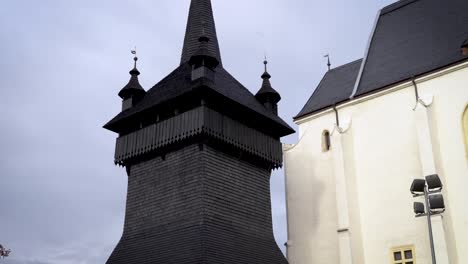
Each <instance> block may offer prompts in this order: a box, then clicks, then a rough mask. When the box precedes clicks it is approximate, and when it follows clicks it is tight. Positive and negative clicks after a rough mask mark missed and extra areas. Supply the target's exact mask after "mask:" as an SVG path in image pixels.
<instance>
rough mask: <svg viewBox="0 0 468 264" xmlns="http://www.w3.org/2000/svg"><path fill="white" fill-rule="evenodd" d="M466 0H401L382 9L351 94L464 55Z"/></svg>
mask: <svg viewBox="0 0 468 264" xmlns="http://www.w3.org/2000/svg"><path fill="white" fill-rule="evenodd" d="M467 10H468V1H466V0H444V1H440V0H402V1H399V2H396V3H394V4H392V5H389V6H387V7H385V8H383V9H382V11H381V14H380V17H379V19H378V22H377V25H376V30H375V32H374V35H373V37H372V39H371V44H370V49H369V52H368V56H367V60H366V63H365V66H364V69H363V73H362V77H361V80H360V83H359V86H358V89H357V93H356V96H360V95H365V94H367V93H370V92H374V91H377V90H380V89H382V88H385V87H387V86H390V85H392V84H396V83H399V82H402V81H405V80H408V79H410V78H411V77H412V76H418V75H421V74H425V73H428V72H432V71H434V70H437V69H440V68H443V67H446V66H449V65H452V64H454V63H457V62H460V61H462V60H466V59H467V57H466V56H465V57H464V56H463V55H462V53H461V51H460V46H461V44H462V43H463V41H464V40H465V39H466V38H467V37H468V11H467Z"/></svg>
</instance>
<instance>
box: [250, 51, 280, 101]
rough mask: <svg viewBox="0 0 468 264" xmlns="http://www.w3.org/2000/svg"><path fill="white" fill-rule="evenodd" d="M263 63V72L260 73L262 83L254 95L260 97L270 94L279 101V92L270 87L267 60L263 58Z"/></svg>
mask: <svg viewBox="0 0 468 264" xmlns="http://www.w3.org/2000/svg"><path fill="white" fill-rule="evenodd" d="M263 64H265V72H264V73H263V74H262V79H263V84H262V87H261V88H260V90H259V91H258V92H257V94H256V95H255V97H257V98H258V99H261V98H262V97H264V96H271V97H272V98H273V99H274V100H275V101H276V102H279V101H280V100H281V96H280V94H279V93H278V92H277V91H276V90H275V89H273V87H271V82H270V78H271V75H270V74H269V73H268V70H267V64H268V61H266V60H265V61H264V62H263Z"/></svg>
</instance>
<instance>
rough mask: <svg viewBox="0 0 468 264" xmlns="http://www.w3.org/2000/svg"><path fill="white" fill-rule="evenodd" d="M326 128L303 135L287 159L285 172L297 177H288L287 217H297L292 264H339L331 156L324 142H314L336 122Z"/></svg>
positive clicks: (291, 221)
mask: <svg viewBox="0 0 468 264" xmlns="http://www.w3.org/2000/svg"><path fill="white" fill-rule="evenodd" d="M323 124H324V125H323V126H314V127H310V128H309V129H308V130H307V131H304V136H303V137H302V139H301V143H300V144H298V145H296V146H295V147H294V149H292V150H290V151H289V153H291V155H287V156H286V157H285V158H286V159H287V160H286V161H285V164H287V165H286V166H285V169H286V170H288V171H289V173H288V175H289V174H290V175H294V177H291V178H289V177H286V185H287V186H288V187H287V193H286V195H287V207H288V215H290V216H294V217H290V218H288V233H289V241H288V247H287V248H288V259H289V263H290V264H302V263H304V260H307V261H308V262H310V263H315V264H326V263H327V264H329V263H338V261H339V260H338V258H339V256H338V254H337V252H338V237H337V236H336V229H337V214H336V199H335V177H334V173H333V161H332V159H331V153H330V152H325V153H324V152H322V151H321V149H322V145H321V141H320V140H318V141H316V140H314V139H315V137H318V138H321V137H322V132H323V130H325V129H328V130H329V131H331V130H332V129H333V121H331V120H323ZM325 124H327V125H325ZM318 128H320V129H318ZM309 133H310V134H309ZM313 150H319V151H313ZM304 156H307V157H310V158H308V159H304V158H303V157H304ZM289 165H290V166H289ZM317 238H320V239H317Z"/></svg>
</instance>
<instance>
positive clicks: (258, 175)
mask: <svg viewBox="0 0 468 264" xmlns="http://www.w3.org/2000/svg"><path fill="white" fill-rule="evenodd" d="M269 186H270V171H269V170H267V169H262V168H259V167H256V166H254V165H252V164H250V163H248V162H245V161H242V160H240V159H237V158H236V157H233V156H231V155H228V154H225V153H223V152H220V151H219V150H217V149H214V148H212V147H209V146H206V147H205V148H204V149H203V150H200V149H199V147H198V145H196V144H194V145H190V146H187V147H185V148H183V149H181V150H178V151H175V152H172V153H169V154H168V155H167V157H166V159H165V160H162V159H161V158H155V159H152V160H149V161H146V162H142V163H139V164H137V165H133V166H132V167H131V169H130V174H129V183H128V197H127V208H126V220H125V227H124V234H123V237H122V239H121V241H120V243H119V245H118V246H117V247H116V249H115V250H114V252H113V254H112V256H111V257H110V259H109V261H108V262H107V263H108V264H121V263H122V264H123V263H125V264H127V263H177V264H185V263H187V264H192V263H193V264H195V263H197V264H198V263H207V264H208V263H209V264H211V263H213V264H231V263H232V264H239V263H246V264H247V263H265V264H266V263H269V264H286V263H287V262H286V259H285V258H284V256H283V255H282V253H281V250H280V249H279V248H278V246H277V245H276V242H275V240H274V237H273V230H272V222H271V220H272V218H271V205H270V188H269Z"/></svg>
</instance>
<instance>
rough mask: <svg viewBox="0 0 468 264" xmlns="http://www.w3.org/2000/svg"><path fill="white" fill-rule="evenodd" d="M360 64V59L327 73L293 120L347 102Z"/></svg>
mask: <svg viewBox="0 0 468 264" xmlns="http://www.w3.org/2000/svg"><path fill="white" fill-rule="evenodd" d="M361 63H362V59H359V60H356V61H353V62H351V63H348V64H345V65H343V66H340V67H337V68H334V69H331V70H330V71H328V72H327V73H326V74H325V76H324V77H323V79H322V81H321V82H320V84H319V85H318V87H317V88H316V89H315V91H314V93H313V94H312V96H311V97H310V99H309V101H307V103H306V104H305V106H304V107H303V108H302V110H301V112H299V114H297V116H296V117H295V118H294V119H297V118H300V117H303V116H305V115H308V114H312V113H315V112H317V111H320V110H322V109H324V108H327V107H330V106H333V105H334V104H338V103H341V102H343V101H346V100H348V99H349V96H350V95H351V93H352V92H353V88H354V84H355V83H356V79H357V76H358V73H359V69H360V67H361Z"/></svg>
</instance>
